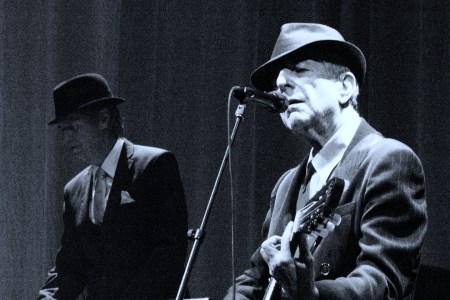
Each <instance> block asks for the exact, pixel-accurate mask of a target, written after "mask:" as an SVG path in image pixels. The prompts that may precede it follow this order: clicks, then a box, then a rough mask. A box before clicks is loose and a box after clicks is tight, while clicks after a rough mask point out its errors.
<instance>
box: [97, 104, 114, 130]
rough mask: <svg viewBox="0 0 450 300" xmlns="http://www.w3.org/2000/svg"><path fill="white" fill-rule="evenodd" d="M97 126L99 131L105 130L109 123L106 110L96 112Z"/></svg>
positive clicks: (109, 119)
mask: <svg viewBox="0 0 450 300" xmlns="http://www.w3.org/2000/svg"><path fill="white" fill-rule="evenodd" d="M97 117H98V125H99V127H100V129H107V128H108V126H109V122H110V121H111V116H110V114H109V110H108V108H106V107H104V108H102V109H100V110H99V111H98V115H97Z"/></svg>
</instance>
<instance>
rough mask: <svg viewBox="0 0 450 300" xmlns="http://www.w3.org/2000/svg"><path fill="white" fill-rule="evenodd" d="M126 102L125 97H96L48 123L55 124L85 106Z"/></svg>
mask: <svg viewBox="0 0 450 300" xmlns="http://www.w3.org/2000/svg"><path fill="white" fill-rule="evenodd" d="M122 102H125V99H123V98H119V97H105V98H99V99H95V100H93V101H91V102H88V103H85V104H83V105H80V106H79V107H77V108H76V109H75V110H73V111H71V112H69V113H67V114H64V115H62V116H58V117H56V118H55V119H54V120H52V121H50V122H49V123H48V125H54V124H56V123H58V122H61V120H62V119H64V118H65V117H67V116H68V115H70V114H71V113H73V112H76V111H80V110H82V109H84V108H87V107H94V106H101V105H119V104H120V103H122Z"/></svg>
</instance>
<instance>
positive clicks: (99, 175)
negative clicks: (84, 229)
mask: <svg viewBox="0 0 450 300" xmlns="http://www.w3.org/2000/svg"><path fill="white" fill-rule="evenodd" d="M106 176H108V175H107V174H106V172H105V171H103V169H102V168H100V167H99V168H98V169H97V171H96V172H95V177H94V189H93V196H92V205H91V213H90V217H91V221H92V222H93V223H94V224H101V223H102V221H103V215H104V213H105V209H106V200H107V199H106V195H107V193H108V188H107V183H106Z"/></svg>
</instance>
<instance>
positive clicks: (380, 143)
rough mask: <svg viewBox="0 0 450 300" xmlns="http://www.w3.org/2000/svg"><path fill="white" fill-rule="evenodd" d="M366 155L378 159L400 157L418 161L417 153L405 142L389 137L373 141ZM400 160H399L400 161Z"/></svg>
mask: <svg viewBox="0 0 450 300" xmlns="http://www.w3.org/2000/svg"><path fill="white" fill-rule="evenodd" d="M368 155H369V156H370V157H373V158H379V159H390V160H394V159H398V158H401V157H404V158H408V159H413V160H417V161H418V162H420V159H419V157H418V156H417V154H416V153H415V152H414V151H413V150H412V149H411V148H410V147H409V146H408V145H406V144H404V143H402V142H400V141H398V140H395V139H391V138H385V137H383V138H381V139H379V140H377V141H376V142H375V143H373V144H372V145H371V147H370V150H369V152H368ZM400 162H401V161H399V163H400Z"/></svg>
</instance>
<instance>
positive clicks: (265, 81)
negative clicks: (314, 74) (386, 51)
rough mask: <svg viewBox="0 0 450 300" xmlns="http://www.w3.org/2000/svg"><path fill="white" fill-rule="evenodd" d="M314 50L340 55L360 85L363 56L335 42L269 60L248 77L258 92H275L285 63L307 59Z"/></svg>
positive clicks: (299, 49) (286, 53)
mask: <svg viewBox="0 0 450 300" xmlns="http://www.w3.org/2000/svg"><path fill="white" fill-rule="evenodd" d="M315 49H317V50H320V51H323V50H325V51H331V52H335V53H337V54H338V55H340V56H341V57H342V58H343V59H344V61H345V65H346V66H347V67H348V68H350V70H351V71H352V72H353V73H354V74H355V77H356V80H357V81H358V84H359V85H360V86H361V85H362V83H363V82H364V77H365V73H366V59H365V57H364V54H363V53H362V51H361V50H360V49H359V48H358V47H356V46H355V45H353V44H352V43H349V42H345V41H337V40H320V41H316V42H312V43H309V44H306V45H303V46H302V47H299V48H294V49H292V50H289V51H286V52H283V53H281V54H279V55H277V56H276V57H273V58H271V59H270V60H269V61H267V62H266V63H264V64H262V65H261V66H260V67H258V68H257V69H256V70H255V71H253V73H252V74H251V77H250V80H251V82H252V85H253V86H254V87H255V88H256V89H258V90H260V91H265V92H269V91H273V90H275V89H276V84H275V82H276V79H277V77H278V73H279V72H280V71H281V70H282V69H283V68H285V67H286V63H287V62H292V59H295V60H297V61H301V60H305V59H308V56H311V53H313V52H314V50H315Z"/></svg>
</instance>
